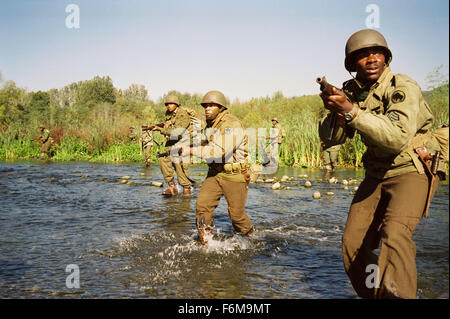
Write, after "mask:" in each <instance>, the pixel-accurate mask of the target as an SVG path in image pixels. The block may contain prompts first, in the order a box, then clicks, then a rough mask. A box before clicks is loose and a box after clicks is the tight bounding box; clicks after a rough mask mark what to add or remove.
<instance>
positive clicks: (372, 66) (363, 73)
mask: <svg viewBox="0 0 450 319" xmlns="http://www.w3.org/2000/svg"><path fill="white" fill-rule="evenodd" d="M355 61H356V76H357V78H358V80H360V81H362V82H363V83H365V84H373V83H375V82H376V81H377V80H378V79H379V78H380V76H381V74H382V73H383V70H384V67H385V62H386V58H385V56H384V53H383V50H382V49H379V48H367V49H363V50H361V51H360V52H358V53H357V54H356V55H355Z"/></svg>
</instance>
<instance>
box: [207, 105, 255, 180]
mask: <svg viewBox="0 0 450 319" xmlns="http://www.w3.org/2000/svg"><path fill="white" fill-rule="evenodd" d="M204 140H206V141H207V142H208V144H207V145H206V146H204V147H203V148H202V158H203V159H204V160H205V161H206V162H207V164H208V166H209V170H208V177H210V176H217V177H219V178H223V179H226V180H229V181H233V182H245V179H244V176H243V173H244V172H246V171H247V170H248V136H247V134H246V132H245V127H244V125H243V124H242V122H241V121H240V120H239V119H238V118H237V117H235V116H234V115H232V114H230V113H228V110H224V111H222V112H221V113H219V115H217V117H216V118H215V119H214V120H213V121H211V122H209V121H208V122H207V126H206V129H205V130H204Z"/></svg>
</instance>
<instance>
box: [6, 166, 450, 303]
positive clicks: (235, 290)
mask: <svg viewBox="0 0 450 319" xmlns="http://www.w3.org/2000/svg"><path fill="white" fill-rule="evenodd" d="M206 171H207V167H206V166H201V165H198V166H191V167H190V175H191V177H192V178H193V179H194V180H197V181H198V182H199V183H201V181H202V180H203V179H204V177H205V174H206ZM305 174H306V175H308V177H305V176H304V175H305ZM363 174H364V172H363V171H362V170H341V171H338V172H336V174H335V175H336V177H337V178H338V180H339V183H337V184H330V183H328V182H327V181H325V180H322V178H323V173H322V172H321V171H320V170H312V169H300V168H281V169H280V170H279V171H278V173H277V176H278V177H279V178H280V177H282V176H283V175H287V176H289V177H293V180H292V181H288V182H286V183H282V185H283V187H285V188H284V189H281V190H272V189H271V185H272V184H267V183H257V184H251V185H250V188H249V192H248V200H247V205H246V211H247V213H248V215H249V216H250V218H251V220H252V222H253V224H254V226H255V228H256V232H255V234H254V236H252V237H241V236H240V235H237V234H233V231H232V227H231V223H230V221H229V218H228V215H227V209H226V207H227V205H226V201H225V199H222V201H221V202H220V204H219V206H218V207H217V209H216V211H215V224H216V228H215V230H214V231H215V234H216V236H215V239H214V240H213V241H211V242H210V243H209V244H208V245H206V246H202V245H200V243H199V242H198V239H197V234H196V229H195V201H196V196H197V194H198V191H199V187H194V190H193V194H194V195H193V197H192V198H184V197H181V196H177V197H173V198H165V197H163V196H161V192H162V190H163V188H160V187H155V186H152V185H151V183H152V182H153V181H160V182H161V181H162V176H161V173H160V170H159V167H158V166H157V165H153V166H151V167H150V168H144V167H143V165H141V164H120V165H119V164H92V163H68V164H67V163H40V162H15V163H0V196H1V197H0V297H1V298H356V295H355V293H354V291H353V289H352V287H351V285H350V282H349V280H348V278H347V276H346V274H345V271H344V268H343V263H342V258H341V236H342V231H343V229H344V226H345V221H346V216H347V211H348V208H349V206H350V203H351V200H352V197H353V195H352V194H351V191H352V190H353V187H355V185H350V186H348V187H349V189H348V190H344V186H343V185H342V184H341V183H340V181H341V180H342V179H347V180H349V179H353V180H357V181H358V182H357V183H360V182H361V180H362V179H363ZM300 175H301V176H300ZM123 176H130V179H129V180H128V184H125V183H121V182H120V181H121V180H122V177H123ZM306 180H309V181H311V183H312V185H313V186H312V188H305V187H304V186H303V185H304V182H305V181H306ZM356 185H357V184H356ZM286 187H290V189H286ZM316 190H318V191H320V192H321V193H322V197H321V198H320V199H313V197H312V193H313V192H314V191H316ZM326 192H333V193H334V195H326V194H325V193H326ZM448 195H449V186H448V182H444V183H441V185H440V186H439V188H438V190H437V193H436V196H435V198H434V200H433V202H432V204H431V209H430V214H429V218H428V220H427V221H426V223H423V222H422V223H421V224H420V225H419V227H418V228H417V230H416V232H415V235H414V238H415V242H416V244H417V259H416V261H417V268H418V288H419V289H418V297H419V298H448V297H449V287H448V283H449V258H448V257H449V249H448V248H449V238H448V234H449V232H448V229H449V228H448V216H449V213H448V208H449V199H448ZM68 265H75V266H69V267H72V268H69V269H66V267H67V266H68ZM73 267H75V268H73ZM73 269H77V270H78V274H79V288H77V287H76V286H75V288H68V286H67V285H66V281H68V284H69V287H70V284H72V285H73V283H75V281H73V280H72V279H70V280H69V279H68V277H70V278H72V277H73V276H75V275H76V271H75V272H73ZM66 270H67V272H66ZM72 287H73V286H72Z"/></svg>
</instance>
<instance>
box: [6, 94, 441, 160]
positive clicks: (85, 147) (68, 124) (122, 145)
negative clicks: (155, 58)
mask: <svg viewBox="0 0 450 319" xmlns="http://www.w3.org/2000/svg"><path fill="white" fill-rule="evenodd" d="M448 92H449V90H448V85H442V86H439V87H437V88H435V89H433V90H432V91H429V92H424V95H425V98H426V99H427V101H428V102H429V104H430V106H431V108H432V110H433V113H434V115H435V126H436V127H437V126H438V125H441V124H444V123H448V118H449V97H448ZM194 97H195V98H191V99H189V96H188V95H186V96H185V97H184V98H185V99H186V101H190V100H192V101H193V102H192V103H194V102H195V103H199V101H197V100H199V97H198V96H197V95H194ZM188 106H189V107H193V106H195V105H188ZM194 108H195V107H194ZM146 110H147V111H146V112H148V114H149V115H148V121H146V120H143V119H142V118H139V117H136V116H134V115H133V113H123V112H121V111H120V109H118V108H116V107H115V106H114V105H111V104H107V103H102V104H99V105H97V106H95V107H94V108H93V110H92V112H91V113H90V114H89V116H88V118H87V120H86V121H84V122H80V121H78V120H74V119H73V118H68V119H66V120H65V121H63V120H61V119H60V120H58V121H55V122H54V123H55V124H54V126H51V127H50V130H51V132H52V137H53V138H54V140H55V145H54V146H53V148H52V155H53V160H55V161H94V162H143V156H142V153H141V149H140V143H139V131H140V130H139V128H140V125H142V124H152V123H159V122H161V121H163V116H164V106H163V105H157V106H155V108H154V109H153V108H152V107H150V106H146ZM229 110H230V112H231V113H232V114H234V115H235V116H237V117H238V118H240V119H241V120H242V122H243V123H244V125H245V127H246V128H255V129H257V128H261V127H263V128H266V129H267V130H268V129H269V128H270V127H271V126H272V123H271V119H272V118H273V117H277V118H278V119H279V121H280V124H281V126H282V127H283V128H284V129H285V131H286V135H287V137H286V139H285V141H284V142H283V144H282V145H281V148H280V150H279V155H280V163H281V164H282V165H287V166H306V167H321V166H322V152H321V148H320V139H319V135H318V123H319V120H320V118H321V117H322V116H324V115H325V111H324V108H323V105H322V100H321V99H320V98H319V96H317V95H311V96H301V97H294V98H287V97H284V96H283V95H282V94H281V93H279V92H277V93H275V94H274V95H273V96H272V97H264V98H254V99H252V100H250V101H246V102H239V101H237V100H236V101H235V102H234V103H233V104H231V105H230V107H229ZM196 111H197V112H199V113H201V111H202V109H201V107H199V106H198V105H197V108H196ZM67 114H69V113H67ZM146 114H147V113H146ZM27 125H28V126H27ZM37 126H38V123H37V122H36V121H34V122H33V121H30V122H29V123H28V124H21V123H12V124H11V125H9V126H8V127H7V128H6V129H4V130H3V131H2V132H0V161H4V160H21V159H22V160H28V159H35V158H39V156H40V145H39V144H38V143H37V142H36V141H33V138H34V137H35V136H37V135H39V130H38V128H37ZM130 126H134V127H135V128H136V131H137V133H138V136H137V140H135V141H133V142H132V141H130V139H129V137H128V133H129V127H130ZM154 138H155V142H156V143H155V145H154V147H153V149H152V157H151V160H152V162H155V163H156V162H157V161H158V159H157V158H156V153H157V152H162V151H163V146H162V144H163V139H162V137H161V135H160V134H159V133H154ZM365 150H366V148H365V146H364V144H363V143H362V141H361V138H360V136H359V135H358V134H356V135H355V137H354V138H353V139H348V140H347V141H346V143H345V144H344V145H343V147H342V148H341V151H340V153H339V157H338V158H339V165H341V166H356V167H358V166H360V165H361V159H362V156H363V154H364V152H365ZM250 151H251V152H252V154H254V152H255V150H253V149H252V150H250Z"/></svg>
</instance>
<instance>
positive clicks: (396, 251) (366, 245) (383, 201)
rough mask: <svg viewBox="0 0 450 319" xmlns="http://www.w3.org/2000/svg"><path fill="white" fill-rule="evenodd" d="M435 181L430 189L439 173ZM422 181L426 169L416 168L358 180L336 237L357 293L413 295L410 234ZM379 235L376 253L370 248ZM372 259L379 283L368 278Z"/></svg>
mask: <svg viewBox="0 0 450 319" xmlns="http://www.w3.org/2000/svg"><path fill="white" fill-rule="evenodd" d="M435 181H436V182H435V183H434V185H433V193H432V194H434V191H435V190H436V188H437V186H438V184H439V182H438V181H439V178H438V177H436V178H435ZM428 183H429V182H428V177H427V176H426V174H419V173H417V172H413V173H407V174H403V175H400V176H396V177H392V178H388V179H386V180H378V179H375V178H371V177H366V178H365V179H364V181H363V182H362V183H361V185H360V187H359V189H358V191H357V193H356V194H355V197H354V199H353V202H352V205H351V207H350V212H349V215H348V218H347V223H346V226H345V230H344V234H343V237H342V254H343V259H344V267H345V270H346V272H347V274H348V276H349V278H350V281H351V283H352V285H353V288H354V289H355V291H356V292H357V294H358V295H359V296H360V297H363V298H416V291H417V271H416V263H415V257H416V245H415V244H414V242H413V240H412V236H413V232H414V230H415V229H416V227H417V225H418V224H419V222H420V219H421V218H422V214H423V211H424V208H425V202H426V198H427V192H428V185H429V184H428ZM380 240H381V249H380V253H379V256H378V257H377V256H376V255H375V254H374V253H373V252H372V250H374V249H376V248H378V247H379V243H380ZM369 265H371V266H370V267H368V266H369ZM375 265H377V266H378V278H379V285H373V283H374V282H373V281H372V280H369V276H370V275H372V274H374V271H373V269H376V268H374V267H373V266H375ZM370 279H371V278H370ZM374 286H375V287H374ZM377 286H378V287H377Z"/></svg>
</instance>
